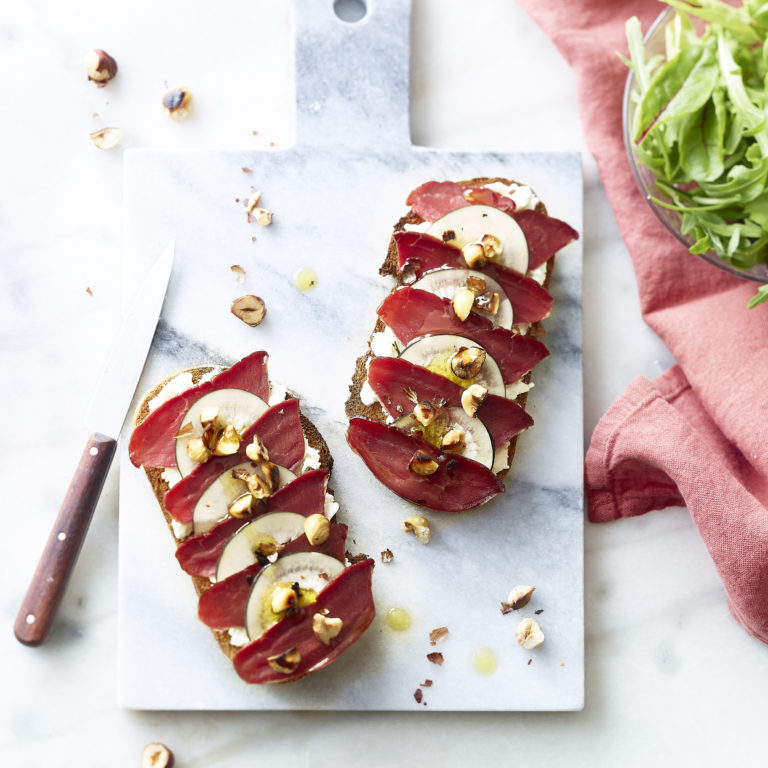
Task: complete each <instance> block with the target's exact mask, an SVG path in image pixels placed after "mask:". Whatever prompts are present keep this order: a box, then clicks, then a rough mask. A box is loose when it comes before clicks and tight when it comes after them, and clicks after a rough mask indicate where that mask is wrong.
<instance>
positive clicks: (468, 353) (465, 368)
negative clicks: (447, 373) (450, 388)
mask: <svg viewBox="0 0 768 768" xmlns="http://www.w3.org/2000/svg"><path fill="white" fill-rule="evenodd" d="M485 358H486V353H485V350H484V349H482V348H481V347H459V349H458V350H457V351H456V352H454V354H453V355H452V356H451V370H452V371H453V373H454V375H455V376H458V377H459V378H460V379H474V378H475V376H477V374H478V373H480V369H481V368H482V367H483V363H484V362H485Z"/></svg>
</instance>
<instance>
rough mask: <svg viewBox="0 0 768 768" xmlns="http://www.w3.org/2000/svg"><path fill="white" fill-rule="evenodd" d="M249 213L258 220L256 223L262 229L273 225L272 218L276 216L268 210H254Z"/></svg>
mask: <svg viewBox="0 0 768 768" xmlns="http://www.w3.org/2000/svg"><path fill="white" fill-rule="evenodd" d="M249 213H250V214H251V216H253V218H254V219H256V223H257V224H259V225H260V226H262V227H268V226H269V225H270V224H271V223H272V217H273V216H274V215H275V214H274V213H273V212H272V211H270V210H269V209H268V208H254V209H253V210H251V211H249Z"/></svg>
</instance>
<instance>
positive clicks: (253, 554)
mask: <svg viewBox="0 0 768 768" xmlns="http://www.w3.org/2000/svg"><path fill="white" fill-rule="evenodd" d="M304 520H306V518H305V517H304V515H300V514H299V513H298V512H269V513H268V514H266V515H261V516H260V517H257V518H256V519H255V520H251V522H250V523H246V524H245V525H244V526H243V527H242V528H240V529H239V530H238V531H237V532H236V533H234V534H233V535H232V536H231V537H230V538H229V540H228V541H227V543H226V544H225V545H224V549H222V550H221V555H219V562H218V563H217V565H216V581H223V580H224V579H226V578H227V577H228V576H231V575H232V574H233V573H239V572H240V571H242V570H243V569H244V568H247V567H248V566H249V565H253V564H254V563H256V562H258V561H259V560H260V559H261V558H263V557H269V555H272V554H275V553H276V552H277V551H278V550H279V548H280V546H281V545H283V544H285V543H286V542H287V541H292V540H293V539H298V538H299V536H301V534H302V533H304Z"/></svg>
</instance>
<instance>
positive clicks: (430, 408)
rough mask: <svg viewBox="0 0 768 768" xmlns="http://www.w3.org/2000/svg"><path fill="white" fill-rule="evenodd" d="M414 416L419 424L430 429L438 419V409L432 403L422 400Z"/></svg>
mask: <svg viewBox="0 0 768 768" xmlns="http://www.w3.org/2000/svg"><path fill="white" fill-rule="evenodd" d="M413 415H414V416H415V417H416V421H418V422H419V424H421V425H422V426H423V427H428V426H429V425H430V424H431V423H432V422H433V421H434V420H435V418H436V417H437V408H435V406H434V405H432V403H430V402H428V401H426V400H422V401H421V402H420V403H417V404H416V407H415V408H414V409H413Z"/></svg>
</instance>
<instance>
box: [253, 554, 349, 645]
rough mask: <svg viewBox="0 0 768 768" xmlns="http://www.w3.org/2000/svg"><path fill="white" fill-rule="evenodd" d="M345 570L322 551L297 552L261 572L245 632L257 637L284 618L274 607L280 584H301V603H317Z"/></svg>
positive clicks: (283, 585) (278, 560)
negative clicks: (318, 597) (274, 599)
mask: <svg viewBox="0 0 768 768" xmlns="http://www.w3.org/2000/svg"><path fill="white" fill-rule="evenodd" d="M343 570H344V565H343V564H342V563H341V562H339V561H338V560H337V559H336V558H335V557H331V556H330V555H324V554H322V553H320V552H294V553H292V554H290V555H285V556H284V557H280V558H278V559H277V561H276V562H274V563H272V564H271V565H268V566H266V567H265V568H263V569H262V570H261V571H259V574H258V576H257V577H256V579H255V580H254V582H253V586H252V587H251V593H250V595H249V596H248V604H247V605H246V608H245V631H246V632H247V633H248V637H249V638H250V639H251V640H255V639H256V638H257V637H259V636H260V635H262V634H264V632H265V631H266V630H267V629H269V627H271V626H272V625H273V624H274V623H275V622H277V621H279V620H280V619H281V618H282V615H281V614H276V613H275V612H274V611H273V610H272V595H273V593H274V592H275V590H276V589H277V588H279V587H292V586H293V585H294V584H298V585H299V592H300V597H299V604H300V605H305V604H308V603H312V602H314V600H315V599H316V597H317V595H318V594H319V593H320V592H322V591H323V590H324V589H325V588H326V587H327V586H328V585H329V584H330V583H331V581H333V579H335V578H336V577H337V576H338V575H339V574H340V573H341V572H342V571H343Z"/></svg>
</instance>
